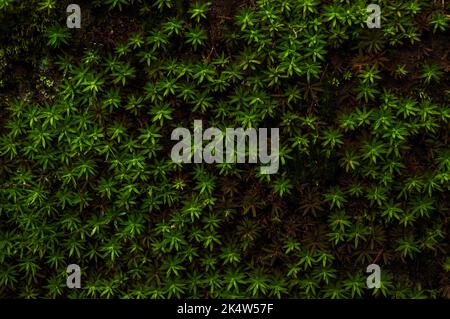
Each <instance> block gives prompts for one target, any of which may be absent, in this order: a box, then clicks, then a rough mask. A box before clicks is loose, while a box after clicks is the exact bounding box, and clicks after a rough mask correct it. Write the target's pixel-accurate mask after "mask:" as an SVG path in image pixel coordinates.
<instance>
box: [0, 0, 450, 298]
mask: <svg viewBox="0 0 450 319" xmlns="http://www.w3.org/2000/svg"><path fill="white" fill-rule="evenodd" d="M72 2H74V1H54V0H43V1H39V0H36V1H10V0H6V1H5V0H0V21H1V25H0V29H1V32H0V39H1V40H0V41H1V47H0V75H1V82H0V297H2V298H11V297H16V298H17V297H21V298H43V297H45V298H55V297H70V298H114V297H116V298H177V297H178V298H180V297H181V298H192V297H193V298H205V297H212V298H247V297H256V298H259V297H272V298H362V297H364V298H365V297H369V296H374V297H377V298H379V297H387V298H436V297H441V298H442V297H443V298H449V297H450V248H449V244H450V211H449V208H450V205H449V202H450V196H449V190H450V183H449V182H450V148H449V144H448V143H449V121H450V108H449V83H450V82H449V77H448V71H449V66H450V63H449V56H450V55H449V43H450V36H449V33H448V30H449V8H448V6H449V4H448V2H447V1H429V0H409V1H406V0H396V1H374V2H375V3H377V4H379V5H380V7H381V10H382V15H381V28H379V29H377V28H374V29H370V28H368V27H367V25H366V20H367V16H368V13H367V11H366V7H367V5H368V4H369V3H366V2H365V1H360V0H357V1H353V0H352V1H350V0H348V1H347V0H329V1H325V0H323V1H319V0H271V1H268V0H259V1H258V0H257V1H233V0H215V1H212V2H205V1H198V2H192V1H180V0H156V1H144V0H97V1H81V0H80V1H77V4H79V5H80V7H81V10H82V17H81V18H82V22H81V29H68V28H67V27H66V17H67V15H68V14H67V13H66V7H67V5H68V4H69V3H72ZM194 120H202V121H203V123H205V125H208V126H210V127H218V128H221V129H224V128H226V127H242V128H244V129H245V128H251V127H252V128H259V127H267V128H279V129H280V149H279V152H280V154H279V156H280V169H279V171H278V173H277V174H273V175H262V174H260V171H259V165H256V164H236V165H235V164H229V163H223V164H214V165H209V164H176V163H173V162H172V160H171V157H170V152H171V148H172V146H173V145H174V142H173V141H171V138H170V137H171V132H172V131H173V130H174V129H175V128H177V127H187V128H190V129H192V123H193V122H194ZM373 263H376V264H378V265H380V267H381V270H382V285H381V287H380V288H377V289H373V290H370V289H368V288H367V287H366V276H367V274H366V273H365V271H366V267H367V266H368V265H369V264H373ZM69 264H78V265H80V267H81V272H82V288H81V289H69V288H67V287H66V278H67V274H66V267H67V266H68V265H69Z"/></svg>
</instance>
